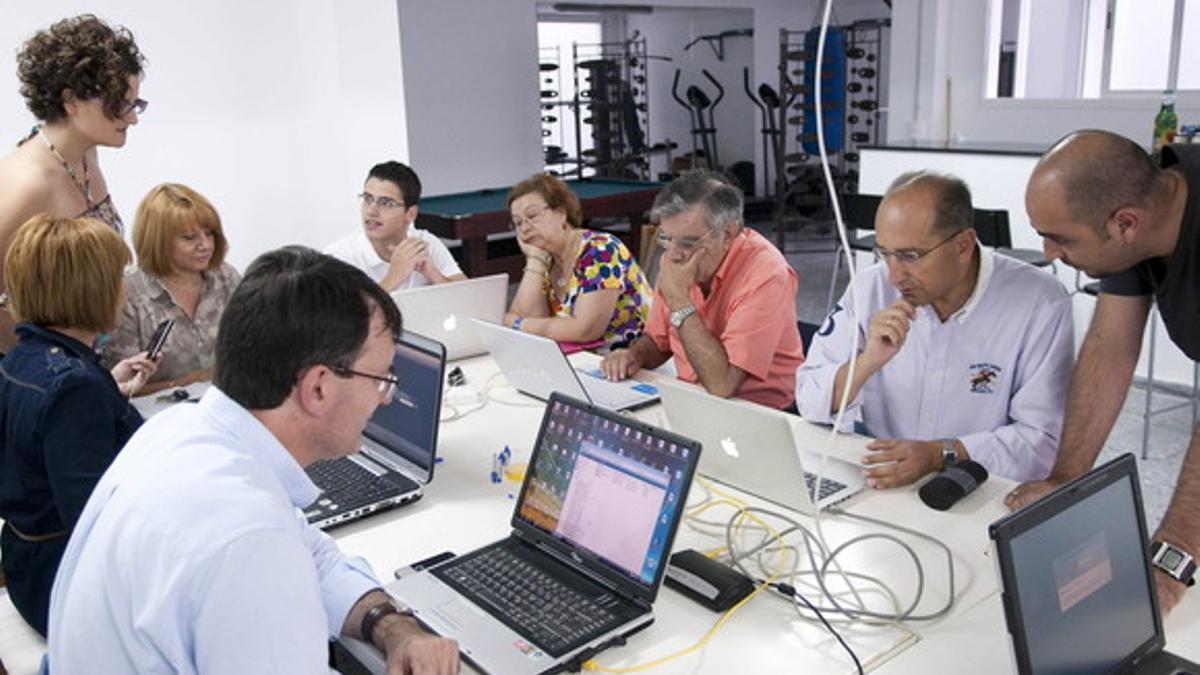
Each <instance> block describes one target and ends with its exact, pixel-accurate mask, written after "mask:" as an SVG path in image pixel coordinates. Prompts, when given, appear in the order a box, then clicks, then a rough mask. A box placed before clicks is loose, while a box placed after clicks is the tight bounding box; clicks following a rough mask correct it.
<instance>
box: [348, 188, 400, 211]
mask: <svg viewBox="0 0 1200 675" xmlns="http://www.w3.org/2000/svg"><path fill="white" fill-rule="evenodd" d="M358 201H360V202H362V205H363V206H368V207H369V206H371V205H372V204H374V205H376V206H378V207H379V208H380V209H382V210H384V211H391V210H392V209H396V208H400V207H401V206H404V202H401V201H396V200H395V199H392V198H391V197H376V196H375V195H373V194H371V193H370V192H362V193H359V195H358Z"/></svg>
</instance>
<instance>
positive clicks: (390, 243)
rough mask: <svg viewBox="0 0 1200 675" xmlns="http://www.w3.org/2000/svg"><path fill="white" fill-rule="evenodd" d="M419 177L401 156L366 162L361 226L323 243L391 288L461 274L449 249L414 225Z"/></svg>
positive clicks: (435, 281)
mask: <svg viewBox="0 0 1200 675" xmlns="http://www.w3.org/2000/svg"><path fill="white" fill-rule="evenodd" d="M420 199H421V180H420V179H419V178H417V174H416V172H415V171H413V170H412V169H410V168H409V167H408V166H406V165H404V164H401V163H400V162H383V163H382V164H376V165H375V166H373V167H371V171H370V172H369V173H368V174H367V180H366V182H365V183H364V184H363V191H362V193H361V194H359V195H358V200H359V204H360V205H361V207H362V229H361V230H359V231H358V232H355V233H354V234H350V235H347V236H345V237H342V238H341V239H339V240H337V241H335V242H333V243H332V244H330V245H329V246H327V247H325V252H326V253H328V254H329V255H331V256H333V257H335V258H337V259H339V260H344V261H346V262H348V263H350V264H351V265H354V266H355V267H357V268H358V269H360V270H362V271H363V272H366V273H367V276H369V277H371V279H373V280H374V281H375V282H376V283H378V284H379V285H380V286H383V288H384V290H386V291H387V292H389V293H391V292H393V291H402V290H405V289H409V288H418V287H420V286H428V285H430V284H444V283H446V282H447V281H461V280H462V279H466V278H467V277H466V275H465V274H463V272H462V269H460V268H459V266H458V262H456V261H455V260H454V256H452V255H451V254H450V249H448V248H446V245H445V244H443V243H442V240H441V239H438V238H437V237H436V236H435V235H433V234H432V233H430V232H426V231H425V230H422V229H419V228H417V227H416V225H415V223H416V220H417V213H418V211H419V209H418V207H417V203H418V202H419V201H420Z"/></svg>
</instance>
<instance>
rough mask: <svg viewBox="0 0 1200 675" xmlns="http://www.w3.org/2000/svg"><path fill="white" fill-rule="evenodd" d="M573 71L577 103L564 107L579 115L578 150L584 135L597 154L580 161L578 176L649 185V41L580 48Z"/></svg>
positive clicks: (574, 51)
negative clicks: (628, 180)
mask: <svg viewBox="0 0 1200 675" xmlns="http://www.w3.org/2000/svg"><path fill="white" fill-rule="evenodd" d="M571 65H572V76H573V77H574V78H575V97H574V99H573V100H572V101H564V102H563V104H564V105H570V106H572V107H573V108H574V110H575V111H576V115H575V130H574V131H575V138H576V147H582V146H583V143H582V141H583V139H584V137H585V135H587V136H590V137H591V140H592V148H591V149H590V150H587V151H584V152H581V153H580V157H578V158H577V162H576V174H577V176H578V177H579V178H584V177H585V176H588V175H594V176H603V177H615V178H640V179H642V180H645V179H648V178H649V174H650V164H649V161H648V160H647V158H646V157H645V155H644V153H645V150H646V138H647V134H648V133H649V127H650V113H649V110H650V106H649V96H648V94H647V92H646V83H647V72H648V69H647V68H646V39H645V38H640V39H635V40H622V41H620V42H599V43H594V44H580V43H575V44H573V45H572V48H571Z"/></svg>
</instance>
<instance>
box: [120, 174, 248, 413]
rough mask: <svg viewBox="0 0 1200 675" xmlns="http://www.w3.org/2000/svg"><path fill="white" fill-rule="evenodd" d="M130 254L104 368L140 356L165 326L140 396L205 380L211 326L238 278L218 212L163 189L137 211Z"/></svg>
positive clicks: (196, 197)
mask: <svg viewBox="0 0 1200 675" xmlns="http://www.w3.org/2000/svg"><path fill="white" fill-rule="evenodd" d="M133 248H134V250H135V251H137V257H138V269H137V270H136V271H134V272H133V273H131V274H130V275H129V276H128V277H127V279H126V283H127V286H128V293H127V294H126V299H125V306H124V308H123V309H122V310H121V323H120V325H118V326H117V330H116V331H114V332H113V334H112V336H111V338H110V339H109V341H108V343H107V344H106V345H105V347H104V352H103V356H102V358H103V361H104V364H105V365H106V366H112V365H114V364H116V363H117V362H118V361H120V360H121V359H125V358H128V357H130V356H132V355H134V354H137V353H138V352H140V351H142V349H143V347H145V346H148V345H149V343H150V341H151V336H153V335H154V332H155V330H156V329H157V328H158V327H159V325H161V324H162V323H163V322H164V321H168V320H171V321H174V322H175V323H174V325H173V327H172V329H171V332H170V334H169V335H168V336H167V340H166V342H165V343H164V345H163V351H162V360H161V361H160V362H159V364H158V371H157V372H156V373H155V374H154V377H153V378H152V379H151V380H150V382H149V383H147V384H146V386H145V387H143V388H142V390H141V391H140V392H139V393H140V394H152V393H155V392H157V391H160V390H162V389H168V388H173V387H182V386H185V385H188V384H191V383H193V382H201V381H205V380H211V379H212V366H213V357H214V350H215V348H216V343H217V325H218V324H219V323H220V322H221V314H222V313H223V312H224V311H225V305H226V304H227V303H228V302H229V296H231V295H233V289H234V288H236V287H237V285H238V281H239V280H240V279H241V276H240V275H239V274H238V273H237V270H235V269H234V268H233V266H232V265H230V264H229V263H227V262H225V253H226V252H227V251H228V250H229V244H228V242H227V241H226V240H225V233H224V231H222V229H221V217H220V216H219V215H218V214H217V210H216V209H215V208H213V205H212V204H211V203H210V202H209V201H208V200H207V199H205V198H204V195H201V194H200V193H199V192H196V191H195V190H193V189H192V188H190V187H188V186H186V185H180V184H178V183H163V184H162V185H159V186H157V187H155V188H153V189H152V190H150V192H149V193H148V194H147V195H146V197H145V198H144V199H142V203H141V204H140V205H139V206H138V211H137V218H136V219H135V220H134V222H133Z"/></svg>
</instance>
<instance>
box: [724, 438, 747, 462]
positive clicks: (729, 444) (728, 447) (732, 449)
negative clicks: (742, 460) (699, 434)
mask: <svg viewBox="0 0 1200 675" xmlns="http://www.w3.org/2000/svg"><path fill="white" fill-rule="evenodd" d="M721 449H722V450H724V451H725V454H727V455H729V456H730V457H734V458H737V457H740V456H741V454H742V453H740V452H738V447H737V442H736V441H734V440H733V439H732V438H731V437H729V436H726V437H725V438H722V439H721Z"/></svg>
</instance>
